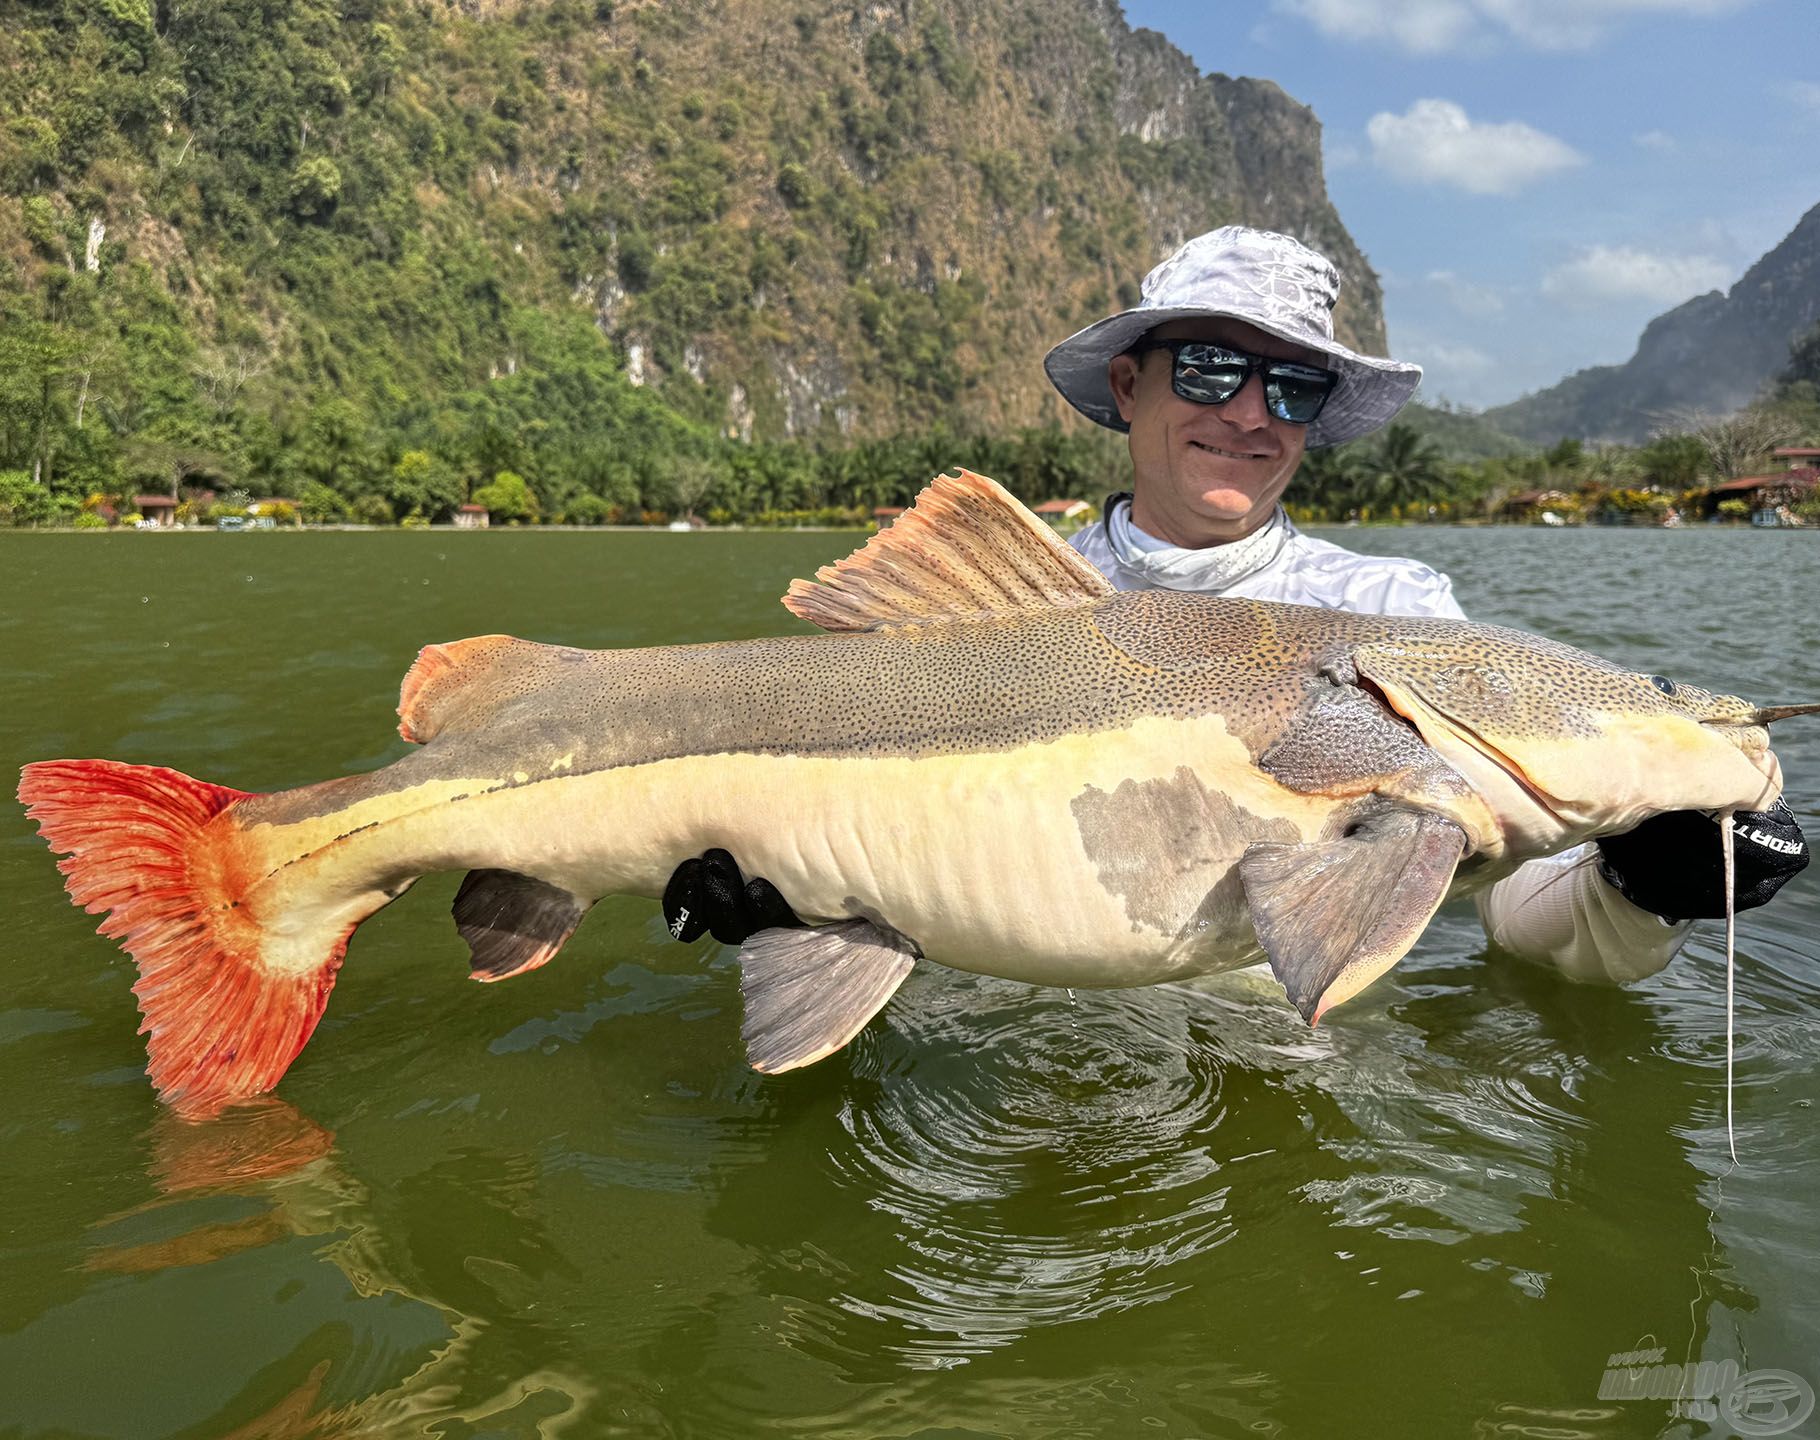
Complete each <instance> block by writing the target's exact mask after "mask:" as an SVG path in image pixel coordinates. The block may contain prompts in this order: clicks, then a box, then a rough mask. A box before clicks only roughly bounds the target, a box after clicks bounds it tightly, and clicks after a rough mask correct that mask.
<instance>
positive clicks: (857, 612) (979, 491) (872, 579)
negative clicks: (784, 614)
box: [784, 470, 1113, 630]
mask: <svg viewBox="0 0 1820 1440" xmlns="http://www.w3.org/2000/svg"><path fill="white" fill-rule="evenodd" d="M1112 593H1113V589H1112V586H1111V584H1110V583H1109V582H1108V581H1107V580H1106V577H1105V576H1103V575H1101V574H1100V572H1099V571H1097V570H1095V569H1094V568H1093V566H1092V565H1091V564H1089V563H1088V562H1087V560H1086V559H1085V558H1084V557H1082V556H1081V555H1080V554H1079V553H1078V552H1076V551H1075V550H1073V549H1071V548H1069V546H1068V545H1067V544H1066V543H1065V542H1064V541H1063V540H1062V538H1061V537H1060V536H1059V535H1057V534H1056V533H1055V531H1054V530H1052V529H1051V528H1050V527H1049V526H1047V525H1045V524H1044V523H1043V522H1042V521H1041V520H1039V519H1037V518H1036V516H1034V515H1032V514H1031V513H1030V512H1029V511H1028V510H1026V509H1025V508H1024V507H1023V506H1022V505H1021V504H1019V503H1018V501H1017V498H1016V497H1015V496H1013V495H1012V494H1011V492H1010V491H1008V490H1006V489H1005V488H1004V486H1002V485H1000V484H999V483H998V482H997V481H996V480H988V479H987V478H986V477H985V476H984V475H975V474H973V473H972V472H971V471H968V470H962V471H961V472H960V473H959V474H958V475H938V476H936V477H935V479H934V480H932V481H931V482H930V483H929V485H928V487H927V488H926V489H925V490H924V491H923V493H922V494H920V495H918V496H917V497H916V503H915V504H914V505H912V506H911V507H910V508H909V509H908V510H906V511H905V512H904V513H903V514H902V515H900V516H898V518H897V519H896V521H894V522H893V523H892V524H891V525H890V526H889V527H888V528H887V529H884V530H881V531H879V532H878V534H876V535H874V536H873V537H872V538H871V539H870V540H868V541H867V542H866V543H865V544H864V545H863V546H861V547H860V548H859V549H858V550H856V551H854V552H853V554H851V555H849V556H848V557H847V558H846V559H845V560H839V561H836V562H835V563H834V564H832V565H824V566H823V567H822V568H821V569H819V570H817V571H816V572H815V579H814V580H792V581H791V582H790V589H789V593H787V594H786V595H785V596H784V608H785V609H787V610H788V611H789V612H790V613H791V614H792V615H795V616H796V617H797V618H798V619H802V620H807V621H808V622H809V623H810V624H811V625H819V626H821V628H822V629H824V630H876V629H878V628H880V627H881V626H885V625H916V624H926V623H928V622H930V621H934V620H962V619H979V618H983V617H985V616H988V615H1006V614H1011V613H1013V612H1016V611H1019V610H1047V609H1055V608H1057V607H1061V606H1070V605H1087V604H1091V603H1092V602H1093V601H1095V600H1103V599H1105V598H1106V597H1107V596H1108V595H1111V594H1112Z"/></svg>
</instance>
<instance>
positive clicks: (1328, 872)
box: [19, 472, 1820, 1116]
mask: <svg viewBox="0 0 1820 1440" xmlns="http://www.w3.org/2000/svg"><path fill="white" fill-rule="evenodd" d="M785 604H786V605H787V606H788V607H789V608H790V609H791V610H792V611H793V612H794V613H795V614H797V615H798V616H800V617H802V618H804V619H806V620H809V621H811V622H813V623H814V624H816V625H818V626H820V627H821V628H822V630H823V631H824V632H826V633H823V634H820V635H796V636H788V637H780V638H775V639H761V640H749V641H740V642H735V643H729V644H714V645H679V646H664V647H660V648H655V649H647V650H626V651H586V650H577V649H571V648H567V647H564V646H552V645H538V644H532V643H529V642H526V641H523V640H516V639H512V638H509V637H506V636H484V637H481V638H477V639H470V640H461V641H456V642H454V643H452V644H444V645H432V646H430V647H428V648H426V649H425V650H424V651H423V652H422V654H421V655H420V656H419V657H418V660H417V663H416V664H415V665H414V666H413V667H412V669H411V671H410V673H409V675H407V676H406V678H405V682H404V687H403V693H402V697H401V700H400V704H399V715H400V721H401V723H400V727H399V728H400V731H401V733H402V734H403V735H404V737H405V739H407V740H410V741H414V742H417V745H418V747H419V748H417V749H415V750H414V751H413V752H411V753H410V754H409V755H407V756H405V757H404V758H403V759H401V760H399V761H398V762H396V763H395V764H392V765H389V766H386V767H385V768H383V769H381V770H377V771H374V772H372V773H370V774H365V775H356V776H351V777H347V778H343V779H337V780H329V781H326V782H324V783H322V784H317V785H308V786H304V787H303V788H301V789H296V790H287V791H282V792H278V793H274V794H265V795H255V794H247V793H244V792H241V791H238V790H232V789H228V788H225V787H222V786H217V785H211V784H207V783H204V782H202V781H198V780H193V779H191V778H189V777H188V776H185V775H180V774H178V773H177V772H175V771H172V770H166V769H161V768H156V767H147V766H133V765H122V764H118V763H115V762H112V761H105V760H51V761H44V762H41V763H37V764H33V765H29V766H27V767H26V769H25V772H24V775H23V778H22V780H21V783H20V786H19V796H20V799H21V800H23V801H24V802H25V803H26V805H27V806H28V807H29V813H30V815H31V817H32V818H33V819H34V820H36V821H37V823H38V826H39V828H40V831H41V833H42V834H43V836H44V838H45V839H46V840H47V841H48V842H49V844H50V846H51V848H52V849H53V850H55V851H57V852H58V853H60V854H63V855H65V856H66V857H67V858H65V859H64V860H62V861H61V862H60V867H61V869H62V870H63V872H64V874H65V875H66V876H67V877H68V889H69V892H70V895H71V896H72V898H73V899H74V900H75V902H76V903H77V904H79V905H82V906H85V907H86V908H87V909H88V910H89V911H90V912H91V913H105V914H106V917H107V918H106V919H105V920H104V921H103V923H102V925H101V927H100V928H101V933H102V934H104V935H108V936H111V937H113V938H115V939H118V940H120V941H121V942H122V943H123V944H124V945H125V947H126V948H127V950H128V951H129V952H131V954H132V956H133V958H134V960H135V961H136V962H137V964H138V968H139V980H138V983H137V984H136V985H135V987H134V993H135V994H136V996H137V997H138V1001H139V1006H140V1010H141V1012H142V1014H143V1016H144V1024H143V1026H142V1027H141V1028H142V1031H143V1032H144V1033H146V1034H147V1035H148V1036H149V1039H148V1047H147V1048H148V1051H149V1059H150V1064H149V1072H150V1075H151V1079H152V1082H153V1084H154V1085H155V1086H156V1087H157V1089H158V1092H159V1094H160V1095H162V1096H163V1097H164V1098H165V1099H166V1100H167V1101H169V1102H171V1103H172V1104H173V1105H174V1106H176V1107H177V1108H178V1109H179V1110H180V1111H181V1112H182V1113H184V1114H187V1115H196V1116H201V1115H208V1114H211V1113H213V1112H215V1111H217V1110H219V1109H220V1108H221V1107H222V1106H224V1105H226V1104H229V1103H231V1102H233V1101H235V1100H238V1099H243V1098H245V1097H248V1096H251V1095H255V1094H259V1093H261V1092H263V1091H266V1090H269V1089H270V1088H271V1087H272V1086H274V1085H275V1084H277V1082H278V1079H279V1077H280V1076H281V1075H282V1074H283V1073H284V1071H285V1069H286V1068H287V1067H288V1066H289V1065H290V1063H291V1061H292V1060H293V1059H294V1058H295V1057H296V1055H297V1053H298V1052H299V1051H300V1050H301V1049H302V1048H303V1045H304V1043H305V1042H306V1041H307V1040H308V1039H309V1036H310V1033H311V1031H312V1030H313V1029H314V1028H315V1025H316V1022H317V1020H318V1019H319V1018H320V1016H321V1014H322V1012H323V1009H324V1007H325V1006H326V1004H327V1003H328V998H329V992H330V989H331V988H332V986H333V984H334V980H335V974H336V971H337V969H338V968H339V966H340V964H341V960H342V956H343V953H344V951H345V949H346V947H347V943H348V938H349V936H350V935H351V934H352V933H353V931H354V928H355V927H356V926H357V925H359V924H360V923H361V921H363V920H365V919H366V918H367V917H368V916H370V915H372V914H373V913H374V912H375V911H377V910H379V909H380V908H381V907H382V906H384V905H386V904H388V903H389V902H391V901H392V900H394V899H396V898H397V897H398V896H399V895H401V894H403V893H404V891H405V890H406V889H407V888H408V887H409V886H410V885H411V884H412V883H413V882H414V881H415V880H416V879H417V878H418V877H419V876H422V875H425V874H428V873H431V872H436V871H457V872H461V871H465V872H468V873H467V878H466V880H465V881H464V883H463V884H462V886H461V889H460V892H459V894H458V895H457V897H456V900H455V906H454V913H455V921H456V926H457V929H458V930H459V932H460V933H461V935H462V937H463V938H464V939H465V940H466V941H467V943H468V946H469V949H470V952H471V961H472V974H473V977H474V978H475V979H478V980H489V981H490V980H500V979H504V978H506V977H508V976H510V975H516V974H520V973H522V972H524V971H526V970H529V969H532V968H533V967H535V966H538V965H542V964H543V963H545V962H546V961H547V960H549V959H550V958H551V957H552V956H553V955H555V954H556V952H557V951H558V950H559V949H560V948H561V946H562V945H563V944H564V942H565V941H567V940H568V938H569V937H570V935H572V934H573V933H574V931H575V928H576V926H577V925H579V924H580V922H581V920H582V918H583V916H584V915H585V914H586V913H587V910H588V908H589V907H590V906H591V905H592V904H593V903H594V902H595V901H596V900H598V899H599V898H600V897H601V896H603V895H607V894H614V893H630V894H637V895H646V896H652V897H655V896H657V895H659V894H660V893H661V892H662V890H663V887H664V884H665V882H666V881H667V879H668V878H669V876H670V875H671V873H672V871H673V870H674V869H675V867H676V866H677V865H678V864H679V863H680V862H681V861H682V860H684V859H685V858H687V857H689V856H693V855H698V854H700V853H701V852H702V851H703V850H704V849H707V848H710V847H715V846H720V847H724V848H726V849H728V850H730V851H731V852H732V853H733V854H735V855H737V856H738V857H739V859H740V861H741V862H742V864H744V865H745V866H746V867H747V868H748V869H749V870H751V871H752V872H753V873H756V874H761V875H764V876H766V877H767V878H768V879H770V880H771V881H772V882H773V883H774V884H775V885H776V886H777V887H778V888H779V890H780V891H781V892H782V893H783V894H784V895H786V896H787V897H789V900H790V902H791V904H792V905H793V906H794V908H795V909H796V911H797V913H798V914H799V915H801V916H802V917H803V918H804V919H805V920H807V921H809V922H810V928H806V929H802V930H768V931H763V932H761V933H760V934H758V935H755V936H754V937H752V939H751V940H749V941H748V942H747V944H746V946H745V947H744V949H743V950H742V952H741V957H740V958H741V986H742V990H743V993H744V997H745V1004H746V1013H745V1020H744V1034H745V1040H746V1046H747V1053H748V1057H749V1058H750V1059H751V1061H752V1063H753V1064H754V1065H755V1066H756V1067H757V1068H759V1069H761V1070H766V1071H778V1070H787V1069H790V1068H793V1067H795V1066H798V1065H803V1064H808V1063H810V1062H811V1061H814V1060H817V1059H820V1058H822V1057H823V1056H825V1055H827V1054H830V1053H832V1052H833V1051H834V1050H836V1049H838V1048H840V1047H841V1046H842V1045H845V1044H846V1043H847V1041H849V1040H850V1039H852V1037H853V1036H854V1035H855V1034H857V1033H858V1032H859V1030H860V1029H861V1028H862V1027H863V1026H864V1025H865V1024H866V1022H867V1021H868V1020H870V1019H871V1017H872V1016H873V1015H874V1014H876V1013H877V1012H878V1010H880V1009H881V1008H882V1007H883V1006H884V1004H885V1003H886V1001H887V1000H889V999H890V997H891V995H892V993H893V992H894V991H895V990H896V989H897V987H898V985H899V984H900V983H901V982H902V980H903V978H904V976H905V975H906V974H908V972H909V970H910V968H911V966H912V965H913V963H914V962H915V960H916V959H917V958H919V957H925V956H926V957H928V958H929V959H932V960H936V961H939V962H941V963H943V964H946V965H949V966H953V967H957V968H960V969H966V970H975V971H980V972H983V973H988V974H994V975H1002V976H1007V977H1010V978H1013V979H1019V980H1026V981H1033V982H1038V983H1042V984H1050V985H1069V986H1125V985H1143V984H1149V983H1153V982H1157V981H1165V980H1173V979H1178V978H1181V977H1185V976H1192V975H1199V974H1206V973H1211V972H1215V971H1219V970H1225V969H1230V968H1233V967H1236V966H1241V965H1246V964H1250V963H1253V962H1255V961H1256V960H1259V959H1261V958H1266V957H1267V958H1268V959H1269V961H1270V963H1271V966H1272V967H1273V969H1274V970H1275V972H1276V974H1277V976H1278V977H1279V978H1280V979H1281V980H1282V982H1283V984H1284V987H1285V990H1286V992H1287V994H1288V996H1289V998H1290V1000H1291V1001H1292V1002H1293V1003H1295V1005H1296V1006H1297V1007H1298V1008H1299V1009H1300V1010H1301V1012H1302V1014H1303V1015H1304V1016H1305V1017H1307V1018H1308V1019H1309V1020H1310V1021H1311V1022H1315V1021H1318V1020H1319V1019H1320V1018H1321V1017H1322V1016H1323V1015H1324V1014H1325V1013H1326V1012H1327V1011H1329V1010H1331V1009H1332V1008H1333V1007H1334V1006H1336V1005H1338V1004H1340V1003H1342V1002H1343V1001H1345V1000H1347V999H1349V998H1350V997H1351V996H1353V995H1355V994H1356V993H1357V992H1358V991H1359V990H1360V989H1362V988H1363V987H1364V986H1366V985H1367V984H1369V983H1370V982H1371V981H1372V980H1373V979H1375V978H1376V977H1377V976H1379V975H1381V974H1383V973H1384V972H1385V971H1386V970H1388V969H1389V968H1390V967H1391V966H1392V965H1394V964H1395V963H1396V962H1397V960H1399V959H1400V958H1401V957H1402V956H1403V955H1404V954H1405V953H1406V952H1407V951H1408V950H1409V948H1410V947H1411V946H1412V945H1413V944H1414V943H1415V941H1416V939H1417V938H1418V937H1419V935H1420V934H1421V932H1422V930H1423V929H1424V927H1425V926H1426V925H1427V923H1428V921H1429V919H1430V917H1431V916H1432V915H1433V914H1434V912H1435V910H1436V909H1437V908H1438V907H1439V906H1440V904H1441V903H1442V901H1443V900H1444V899H1446V898H1447V896H1448V895H1449V894H1459V893H1463V892H1464V891H1467V890H1470V889H1471V888H1474V887H1476V886H1478V885H1482V884H1484V883H1487V882H1488V881H1490V880H1493V879H1495V878H1497V877H1498V876H1500V875H1502V874H1506V873H1508V872H1509V871H1510V870H1511V869H1512V868H1514V867H1515V866H1516V865H1517V864H1519V863H1520V862H1522V861H1523V860H1526V859H1529V858H1531V857H1534V856H1537V855H1542V854H1547V853H1550V852H1552V851H1555V850H1559V849H1561V848H1563V847H1565V846H1567V845H1570V844H1573V843H1575V842H1577V841H1580V840H1582V839H1585V838H1587V837H1589V836H1593V835H1598V834H1605V833H1615V832H1620V831H1624V830H1628V829H1630V828H1632V827H1633V826H1635V825H1636V824H1637V823H1638V822H1640V821H1641V820H1643V819H1645V818H1647V817H1648V816H1650V815H1652V814H1656V813H1659V812H1662V811H1669V810H1688V809H1697V810H1707V811H1717V810H1725V809H1730V808H1750V809H1755V808H1762V807H1764V806H1766V805H1768V804H1770V803H1771V802H1773V800H1774V799H1775V797H1776V796H1777V795H1778V794H1779V793H1780V790H1781V776H1780V771H1779V769H1778V767H1777V764H1776V760H1775V757H1774V755H1773V753H1772V752H1771V751H1770V749H1769V744H1768V734H1767V731H1766V729H1765V728H1764V727H1765V725H1766V724H1767V723H1768V721H1769V720H1771V719H1780V718H1783V717H1784V716H1785V715H1787V714H1793V713H1807V712H1811V711H1813V710H1815V709H1820V707H1817V706H1788V707H1779V708H1777V709H1774V710H1762V709H1758V708H1756V707H1754V706H1751V705H1749V704H1747V703H1746V702H1745V701H1742V700H1739V699H1736V698H1734V697H1731V696H1725V695H1715V694H1709V693H1707V692H1706V691H1703V690H1699V689H1696V688H1694V687H1692V686H1687V685H1681V686H1676V685H1674V684H1673V683H1672V682H1670V681H1668V680H1665V679H1664V678H1662V677H1660V676H1648V675H1641V674H1637V673H1635V672H1632V671H1629V670H1625V669H1623V668H1622V667H1619V666H1616V665H1613V664H1610V663H1609V662H1607V661H1604V660H1601V659H1598V658H1597V657H1595V656H1592V655H1588V654H1586V653H1584V652H1582V651H1579V650H1576V649H1573V648H1572V647H1570V646H1567V645H1563V644H1560V643H1558V642H1555V641H1552V640H1547V639H1542V638H1539V637H1537V636H1533V635H1529V634H1525V633H1523V632H1521V631H1516V630H1509V629H1504V628H1500V627H1497V626H1489V625H1474V624H1470V623H1466V622H1463V621H1453V620H1434V619H1399V618H1394V617H1382V616H1362V615H1353V614H1349V613H1345V612H1341V611H1331V610H1320V609H1314V608H1309V607H1304V606H1292V605H1279V604H1269V603H1265V602H1261V601H1252V600H1236V599H1222V598H1217V597H1209V596H1202V595H1193V594H1184V593H1177V592H1172V591H1141V592H1134V593H1126V594H1120V593H1116V592H1114V591H1113V590H1112V589H1111V587H1110V586H1109V585H1108V584H1107V582H1106V581H1105V579H1104V578H1103V577H1101V576H1100V575H1099V573H1098V572H1097V571H1095V570H1094V569H1093V568H1092V567H1091V566H1090V565H1089V564H1088V563H1087V562H1086V561H1085V560H1083V559H1082V558H1081V557H1080V556H1078V555H1077V554H1075V552H1073V551H1072V550H1070V549H1069V548H1068V547H1067V546H1066V545H1065V544H1063V543H1062V542H1061V540H1060V539H1059V538H1057V537H1056V536H1055V535H1054V533H1053V532H1052V531H1051V530H1050V529H1049V528H1048V527H1047V526H1046V525H1044V524H1043V523H1042V522H1041V521H1039V520H1037V519H1036V518H1035V517H1034V516H1032V515H1031V514H1030V513H1029V512H1028V511H1027V510H1025V509H1024V508H1023V507H1022V506H1021V505H1019V504H1018V503H1017V502H1016V501H1015V500H1014V499H1013V498H1012V497H1011V496H1010V495H1009V494H1007V493H1006V492H1005V491H1004V490H1002V489H1001V488H1000V487H999V486H998V485H996V484H995V483H994V482H992V481H990V480H987V479H984V478H983V477H980V476H976V475H970V474H967V473H966V472H962V473H961V474H960V475H959V476H958V477H950V476H944V477H941V478H939V479H938V480H936V481H935V482H934V483H933V484H932V485H931V486H930V487H929V489H927V490H925V491H924V493H923V495H922V496H921V497H920V498H919V499H918V501H917V504H916V505H915V506H914V507H913V508H912V509H911V510H910V511H909V512H908V513H907V514H906V515H905V516H904V517H903V518H901V519H900V520H899V521H898V522H897V523H896V525H894V526H893V527H892V528H891V529H889V530H886V531H884V532H881V533H880V534H879V535H877V536H875V537H874V538H873V539H872V540H870V541H869V542H868V543H867V544H866V545H865V546H864V547H863V548H862V549H861V550H859V551H858V552H856V553H855V554H854V555H852V556H850V557H848V558H847V559H846V560H844V561H841V562H839V563H838V564H836V565H833V566H829V567H826V568H824V569H823V570H822V571H820V572H819V573H818V575H817V578H816V579H815V580H814V581H801V580H799V581H796V582H794V583H793V584H792V586H791V587H790V593H789V595H788V596H786V598H785Z"/></svg>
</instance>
